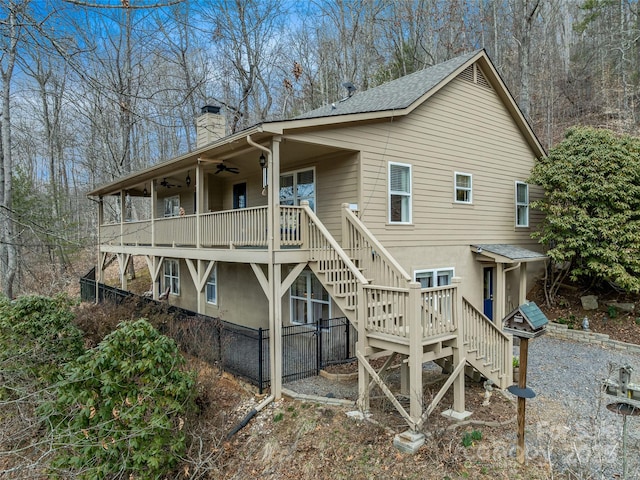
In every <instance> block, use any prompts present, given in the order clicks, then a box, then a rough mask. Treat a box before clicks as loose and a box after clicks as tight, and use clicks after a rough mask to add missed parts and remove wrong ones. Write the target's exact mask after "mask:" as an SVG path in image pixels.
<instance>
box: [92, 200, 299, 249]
mask: <svg viewBox="0 0 640 480" xmlns="http://www.w3.org/2000/svg"><path fill="white" fill-rule="evenodd" d="M198 220H199V221H198ZM198 223H199V224H200V232H199V233H200V234H199V236H198ZM279 224H280V245H282V246H287V247H291V246H301V245H302V244H303V243H304V241H305V238H304V224H305V213H304V210H303V208H302V207H294V206H282V207H280V222H279ZM267 227H268V218H267V207H254V208H242V209H237V210H225V211H220V212H209V213H204V214H202V215H200V218H199V219H198V215H183V216H179V217H165V218H156V219H154V220H153V222H152V221H151V220H140V221H134V222H125V223H123V224H122V225H121V224H120V223H111V224H103V225H101V226H100V237H101V241H102V243H104V244H111V245H119V244H120V243H121V242H122V244H123V245H151V244H152V238H153V243H154V244H155V245H176V246H186V247H195V246H196V245H198V241H199V244H200V245H201V246H204V247H230V246H234V247H235V246H238V247H262V248H266V247H267V244H268V235H267Z"/></svg>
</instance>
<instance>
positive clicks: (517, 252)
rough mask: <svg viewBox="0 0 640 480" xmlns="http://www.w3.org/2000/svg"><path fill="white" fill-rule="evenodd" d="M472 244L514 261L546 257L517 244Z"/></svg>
mask: <svg viewBox="0 0 640 480" xmlns="http://www.w3.org/2000/svg"><path fill="white" fill-rule="evenodd" d="M473 246H474V247H476V248H477V249H478V250H480V249H482V251H483V252H490V253H494V254H496V255H500V256H501V257H506V258H509V259H511V260H514V261H515V260H521V261H527V260H542V259H544V258H547V256H546V255H545V254H544V253H540V252H534V251H533V250H528V249H526V248H522V247H519V246H517V245H507V244H500V243H493V244H480V245H473Z"/></svg>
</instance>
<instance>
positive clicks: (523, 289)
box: [518, 262, 527, 305]
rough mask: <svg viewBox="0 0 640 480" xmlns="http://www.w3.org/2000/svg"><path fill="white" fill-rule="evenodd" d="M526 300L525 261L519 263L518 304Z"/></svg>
mask: <svg viewBox="0 0 640 480" xmlns="http://www.w3.org/2000/svg"><path fill="white" fill-rule="evenodd" d="M526 302H527V263H526V262H522V263H521V264H520V288H519V292H518V305H522V304H523V303H526Z"/></svg>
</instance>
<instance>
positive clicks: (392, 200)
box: [389, 162, 411, 223]
mask: <svg viewBox="0 0 640 480" xmlns="http://www.w3.org/2000/svg"><path fill="white" fill-rule="evenodd" d="M389 223H411V165H405V164H402V163H392V162H389Z"/></svg>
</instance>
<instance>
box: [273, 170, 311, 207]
mask: <svg viewBox="0 0 640 480" xmlns="http://www.w3.org/2000/svg"><path fill="white" fill-rule="evenodd" d="M315 178H316V175H315V170H314V169H313V168H310V169H307V170H298V171H295V172H289V173H284V174H282V175H280V205H300V202H302V201H303V200H307V201H308V202H309V207H310V208H311V210H313V211H315V209H316V207H315V205H316V181H315Z"/></svg>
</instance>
